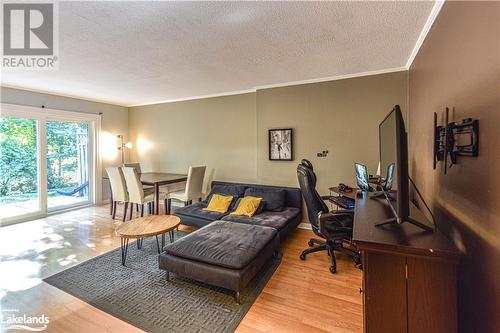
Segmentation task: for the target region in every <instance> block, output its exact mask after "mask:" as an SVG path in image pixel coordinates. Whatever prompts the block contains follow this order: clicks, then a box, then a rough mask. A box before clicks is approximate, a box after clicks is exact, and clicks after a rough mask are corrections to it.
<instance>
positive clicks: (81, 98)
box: [0, 83, 127, 108]
mask: <svg viewBox="0 0 500 333" xmlns="http://www.w3.org/2000/svg"><path fill="white" fill-rule="evenodd" d="M0 87H1V88H8V89H16V90H24V91H29V92H32V93H36V94H44V95H52V96H57V97H65V98H71V99H79V100H81V101H85V102H92V103H99V104H108V105H113V106H121V107H124V108H126V107H127V105H126V104H123V103H120V102H113V101H108V100H103V99H95V98H88V97H85V96H79V95H72V94H65V93H59V92H55V91H49V90H43V89H34V88H29V87H22V86H17V85H13V84H5V83H2V84H0Z"/></svg>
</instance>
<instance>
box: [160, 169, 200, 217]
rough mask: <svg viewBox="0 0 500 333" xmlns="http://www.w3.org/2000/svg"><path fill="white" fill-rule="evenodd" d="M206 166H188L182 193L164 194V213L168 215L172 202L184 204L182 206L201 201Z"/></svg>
mask: <svg viewBox="0 0 500 333" xmlns="http://www.w3.org/2000/svg"><path fill="white" fill-rule="evenodd" d="M205 169H206V166H204V165H203V166H190V167H189V171H188V176H187V181H186V187H185V189H184V190H182V191H176V192H169V193H166V194H165V197H164V203H165V213H166V214H167V215H170V209H171V207H172V200H173V199H175V200H178V201H182V202H184V206H187V205H190V204H192V203H193V200H195V199H198V200H201V197H202V191H203V178H204V177H205Z"/></svg>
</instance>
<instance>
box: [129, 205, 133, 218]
mask: <svg viewBox="0 0 500 333" xmlns="http://www.w3.org/2000/svg"><path fill="white" fill-rule="evenodd" d="M133 213H134V204H133V203H131V204H130V217H129V219H131V220H132V214H133Z"/></svg>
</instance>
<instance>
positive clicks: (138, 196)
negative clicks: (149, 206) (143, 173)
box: [122, 167, 154, 219]
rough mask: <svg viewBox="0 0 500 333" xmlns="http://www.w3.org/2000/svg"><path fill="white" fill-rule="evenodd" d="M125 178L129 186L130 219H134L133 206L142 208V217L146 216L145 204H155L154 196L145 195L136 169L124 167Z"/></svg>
mask: <svg viewBox="0 0 500 333" xmlns="http://www.w3.org/2000/svg"><path fill="white" fill-rule="evenodd" d="M122 171H123V176H124V177H125V182H126V184H127V190H128V199H129V202H130V204H131V206H130V219H132V212H133V208H132V207H133V205H134V204H136V205H137V206H139V205H140V206H141V216H144V204H145V203H150V202H154V194H145V193H144V188H143V187H142V183H141V178H140V176H139V173H138V172H137V170H136V169H135V168H132V167H122Z"/></svg>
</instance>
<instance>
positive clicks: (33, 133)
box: [0, 117, 42, 219]
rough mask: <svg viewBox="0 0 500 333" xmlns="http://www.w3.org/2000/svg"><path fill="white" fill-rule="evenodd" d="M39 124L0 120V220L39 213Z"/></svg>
mask: <svg viewBox="0 0 500 333" xmlns="http://www.w3.org/2000/svg"><path fill="white" fill-rule="evenodd" d="M38 127H39V122H38V120H35V119H28V118H18V117H1V118H0V218H1V219H6V218H12V217H15V216H23V215H34V214H37V213H40V212H41V209H42V208H41V204H40V198H41V196H40V186H39V178H40V177H39V172H40V170H39V167H38V166H39V152H38V147H39V140H38V133H39V131H38Z"/></svg>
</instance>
